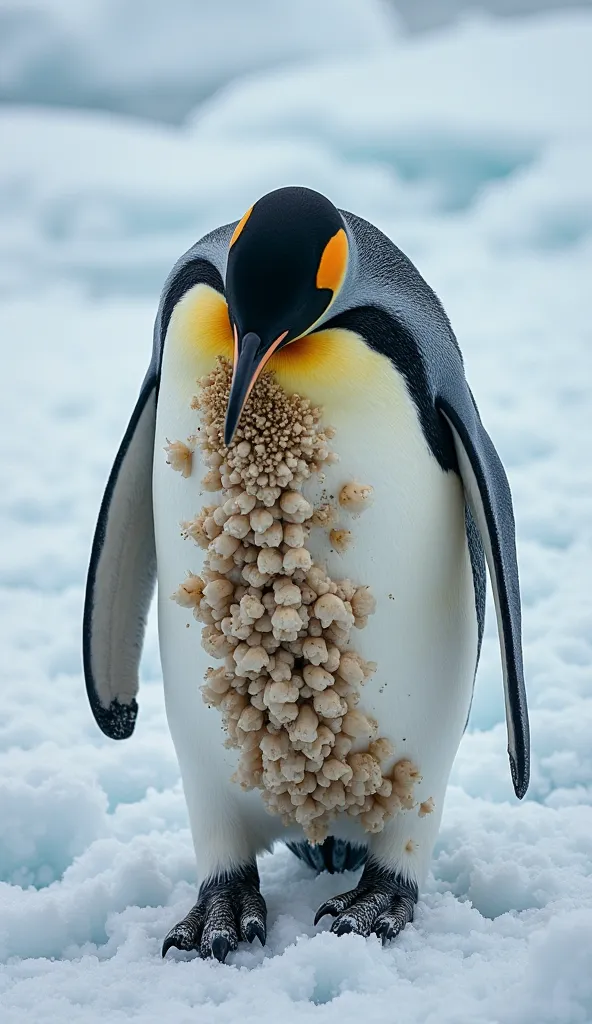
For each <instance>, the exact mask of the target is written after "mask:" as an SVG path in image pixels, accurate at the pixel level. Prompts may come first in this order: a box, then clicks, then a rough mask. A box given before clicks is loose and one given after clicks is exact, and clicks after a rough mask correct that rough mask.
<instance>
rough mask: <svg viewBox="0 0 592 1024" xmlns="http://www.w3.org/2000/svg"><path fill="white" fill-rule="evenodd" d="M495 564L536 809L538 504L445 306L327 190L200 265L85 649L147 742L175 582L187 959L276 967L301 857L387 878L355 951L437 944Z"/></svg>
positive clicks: (171, 654)
mask: <svg viewBox="0 0 592 1024" xmlns="http://www.w3.org/2000/svg"><path fill="white" fill-rule="evenodd" d="M258 403H259V405H258ZM290 446H292V447H290ZM329 449H331V453H330V451H329ZM266 459H267V461H266ZM274 460H275V461H274ZM270 467H271V468H270ZM265 538H267V540H266V539H265ZM196 541H197V543H196ZM486 563H487V566H488V569H489V576H490V580H491V585H492V590H493V597H494V601H495V608H496V613H497V624H498V633H499V638H500V647H501V662H502V670H503V680H504V688H505V708H506V719H507V732H508V753H509V760H510V768H511V775H512V781H513V785H514V789H515V792H516V794H517V796H518V797H519V798H521V797H522V796H523V795H524V793H525V792H526V789H527V787H528V781H529V728H528V715H527V706H526V694H525V688H524V680H523V665H522V652H521V608H520V591H519V581H518V570H517V561H516V549H515V528H514V518H513V510H512V500H511V495H510V489H509V486H508V481H507V479H506V475H505V472H504V469H503V467H502V464H501V462H500V459H499V457H498V454H497V452H496V449H495V448H494V445H493V443H492V441H491V439H490V438H489V435H488V434H487V432H486V431H485V428H484V427H483V425H482V423H481V419H480V416H479V412H478V410H477V406H476V404H475V400H474V398H473V396H472V393H471V391H470V389H469V386H468V384H467V381H466V379H465V374H464V368H463V360H462V356H461V352H460V350H459V346H458V344H457V341H456V338H455V335H454V333H453V331H452V328H451V326H450V323H449V320H448V318H447V316H446V314H445V312H444V309H443V308H442V305H441V304H440V302H439V300H438V298H437V297H436V295H435V294H434V292H433V291H432V290H431V289H430V288H429V286H428V285H427V284H426V282H425V281H424V280H423V278H422V277H421V276H420V274H419V272H418V271H417V270H416V268H415V267H414V266H413V264H412V263H411V261H410V260H409V259H408V258H407V257H406V256H405V255H404V254H403V253H402V252H401V251H400V250H399V249H398V248H397V247H396V246H395V245H394V244H393V243H392V242H391V241H390V239H389V238H387V237H386V236H385V235H384V234H382V233H381V232H380V231H379V230H378V229H377V228H376V227H374V226H373V225H372V224H370V223H368V222H367V221H365V220H363V219H362V218H360V217H358V216H355V215H353V214H351V213H348V212H345V211H343V210H338V209H337V208H336V207H335V206H334V205H333V204H332V203H331V202H330V201H329V200H328V199H326V198H325V197H324V196H322V195H320V194H319V193H317V192H314V191H312V190H309V189H306V188H299V187H287V188H280V189H278V190H276V191H273V192H271V193H269V194H268V195H265V196H264V197H263V198H261V199H259V200H258V201H257V202H255V203H254V205H253V206H252V207H251V208H250V209H249V210H248V211H247V213H245V215H244V216H243V217H242V219H241V220H240V221H238V222H235V223H232V224H227V225H225V226H223V227H220V228H217V229H216V230H214V231H212V232H211V233H210V234H208V235H206V236H205V237H204V238H202V239H201V241H199V242H197V243H196V244H195V245H194V246H193V247H192V248H191V249H189V251H188V252H187V253H185V255H184V256H182V257H181V258H180V260H179V261H178V262H177V264H176V265H175V266H174V268H173V270H172V271H171V273H170V275H169V277H168V279H167V281H166V283H165V285H164V290H163V292H162V298H161V301H160V307H159V309H158V314H157V317H156V323H155V329H154V341H153V349H152V358H151V362H150V365H149V368H148V372H147V374H146V377H145V379H144V383H143V385H142V388H141V391H140V395H139V398H138V401H137V404H136V406H135V409H134V411H133V413H132V416H131V419H130V422H129V426H128V427H127V430H126V432H125V435H124V437H123V440H122V442H121V446H120V448H119V451H118V453H117V455H116V458H115V462H114V465H113V468H112V471H111V474H110V476H109V479H108V483H107V487H106V490H105V494H104V498H103V501H102V504H101V508H100V513H99V518H98V524H97V527H96V533H95V537H94V543H93V546H92V553H91V559H90V568H89V573H88V581H87V589H86V599H85V610H84V625H83V658H84V671H85V679H86V688H87V693H88V698H89V701H90V705H91V708H92V711H93V713H94V716H95V718H96V721H97V723H98V725H99V726H100V728H101V729H102V730H103V732H104V733H106V734H107V735H108V736H110V737H112V738H113V739H125V738H126V737H128V736H130V735H131V733H132V732H133V729H134V725H135V721H136V716H137V712H138V704H137V700H136V697H137V692H138V666H139V660H140V656H141V651H142V643H143V637H144V629H145V623H146V617H147V613H148V608H149V605H150V602H151V598H152V593H153V589H154V585H155V582H156V581H158V620H159V639H160V651H161V661H162V673H163V680H164V692H165V703H166V713H167V719H168V723H169V728H170V731H171V735H172V739H173V742H174V745H175V749H176V753H177V757H178V761H179V766H180V771H181V776H182V781H183V788H184V793H185V799H186V802H187V810H188V815H189V822H190V825H191V832H192V837H193V843H194V847H195V857H196V864H197V875H198V879H199V880H200V881H201V885H200V889H199V893H198V900H197V903H196V904H195V906H194V907H193V909H191V910H190V911H189V913H188V914H187V916H186V917H185V918H184V919H183V920H182V921H181V922H180V923H178V924H177V925H175V926H174V927H173V928H172V929H171V931H170V932H169V934H168V935H167V936H166V938H165V940H164V945H163V956H164V955H165V954H166V952H167V950H168V949H169V948H171V947H172V946H176V947H178V948H180V949H185V950H187V949H197V950H198V951H199V952H200V954H201V955H202V956H204V957H207V956H214V957H215V958H217V959H218V960H220V961H224V959H225V958H226V956H227V954H228V953H229V951H231V950H234V949H236V948H237V944H238V942H239V941H247V942H250V941H253V940H254V938H255V937H258V938H259V940H260V941H261V943H265V940H266V906H265V902H264V898H263V895H262V894H261V892H260V884H259V875H258V870H257V862H256V856H257V854H259V853H261V852H263V851H265V850H269V849H270V848H271V847H272V845H273V844H274V842H275V841H277V840H283V841H284V842H286V843H288V845H289V846H290V848H291V849H292V850H293V851H294V852H295V853H296V855H297V856H298V857H300V858H301V859H302V860H305V861H306V862H307V863H308V864H309V865H310V866H311V867H313V868H314V869H315V870H317V871H321V870H329V871H342V870H345V869H355V868H362V869H363V870H362V873H361V877H360V879H359V881H358V884H357V885H356V887H355V888H353V889H351V890H350V891H348V892H345V893H343V894H342V895H339V896H336V897H334V898H333V899H330V900H328V901H327V902H326V903H324V904H323V905H322V906H321V907H320V908H319V911H318V913H317V917H316V920H317V921H318V920H319V919H320V918H321V917H322V916H323V915H325V914H328V915H331V916H332V917H333V919H334V920H333V922H332V926H331V930H332V931H333V932H334V933H336V934H337V935H341V934H343V933H345V932H355V933H357V934H360V935H370V934H372V933H375V934H377V935H378V936H380V937H381V938H382V940H383V941H384V942H386V941H388V940H390V939H392V938H394V937H395V936H396V935H397V934H398V933H399V932H400V931H401V929H402V928H403V927H404V926H405V924H407V923H408V922H410V921H411V920H412V919H413V913H414V906H415V904H416V902H417V899H418V894H419V892H420V891H421V887H422V885H423V883H424V880H425V877H426V873H427V871H428V867H429V862H430V857H431V853H432V849H433V846H434V842H435V839H436V836H437V833H438V828H439V822H440V817H441V813H442V806H443V801H444V795H445V791H446V786H447V781H448V777H449V773H450V770H451V766H452V762H453V760H454V757H455V754H456V751H457V749H458V746H459V743H460V740H461V737H462V735H463V731H464V729H465V726H466V723H467V718H468V714H469V710H470V705H471V699H472V694H473V685H474V679H475V673H476V669H477V664H478V660H479V651H480V646H481V639H482V635H483V622H484V610H485V564H486ZM171 596H174V597H175V598H176V599H175V600H171ZM196 618H197V619H201V623H202V626H203V630H202V629H201V628H200V625H199V623H196V621H195V619H196ZM352 626H353V628H351V627H352ZM356 627H357V628H356ZM216 657H218V658H222V663H221V667H220V661H219V660H218V661H216V660H215V658H216ZM204 679H205V689H204ZM241 766H242V767H241Z"/></svg>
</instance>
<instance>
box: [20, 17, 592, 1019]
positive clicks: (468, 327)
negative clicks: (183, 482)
mask: <svg viewBox="0 0 592 1024" xmlns="http://www.w3.org/2000/svg"><path fill="white" fill-rule="evenodd" d="M591 43H592V16H590V15H585V14H572V15H570V16H568V15H567V14H565V15H562V16H553V17H547V18H544V19H543V18H541V19H538V20H537V21H532V22H528V23H524V24H522V23H520V22H516V23H508V24H503V25H501V26H500V25H498V24H496V23H494V22H491V23H490V22H487V21H481V20H478V21H473V22H471V23H469V24H467V25H466V26H464V27H462V28H459V29H455V30H454V31H452V30H451V31H448V32H446V33H443V34H442V35H439V36H438V37H431V38H429V37H425V38H422V39H416V40H414V41H413V42H410V43H406V44H405V45H399V46H398V48H397V49H396V50H395V49H393V51H392V53H391V54H390V55H385V54H381V53H379V52H378V51H377V53H376V55H375V56H374V57H372V58H371V59H366V58H364V57H360V58H359V59H357V60H356V61H355V62H353V61H352V60H351V59H348V60H347V61H346V60H335V61H333V62H332V63H331V64H330V65H329V64H327V62H326V61H322V62H320V61H319V62H318V63H316V64H315V63H314V62H310V63H309V64H308V65H307V66H306V67H302V68H300V69H296V70H286V69H284V70H281V71H280V70H276V71H271V72H269V71H268V72H259V73H257V74H252V75H250V76H249V77H248V78H246V79H242V80H241V81H238V82H236V83H234V84H233V85H231V86H229V87H228V88H227V89H226V90H224V91H223V92H222V93H220V94H218V95H217V96H215V97H213V98H212V99H211V100H209V101H208V102H207V103H206V104H204V105H203V106H201V107H200V108H199V109H198V110H197V111H196V112H195V114H194V115H193V117H192V119H191V121H190V122H189V123H188V124H187V125H186V126H185V127H184V128H182V129H172V128H170V127H163V126H158V125H146V124H140V123H138V122H135V121H133V120H131V119H125V118H123V117H114V116H107V115H92V114H81V113H75V112H73V113H63V112H61V113H59V112H55V111H48V110H45V111H41V110H34V109H28V110H26V109H21V108H16V107H15V108H12V109H5V110H4V112H3V113H2V114H1V116H0V136H1V138H2V140H3V142H2V151H3V158H2V163H1V165H0V239H1V241H0V287H1V289H2V292H1V300H0V339H1V341H0V345H1V346H2V365H3V374H2V376H1V378H0V388H1V389H2V395H1V398H0V409H1V410H2V429H1V430H0V453H1V454H0V465H1V467H2V482H1V484H0V650H1V651H2V657H1V659H0V676H1V678H2V694H3V699H2V712H1V716H0V878H1V879H2V880H3V881H2V882H0V960H1V961H2V965H3V966H2V967H1V968H0V1019H1V1020H2V1024H17V1022H18V1024H22V1021H27V1024H29V1022H30V1024H49V1022H51V1024H54V1022H62V1021H66V1020H67V1021H68V1022H72V1024H97V1022H98V1021H99V1020H100V1019H105V1018H106V1019H108V1020H109V1021H110V1022H112V1024H118V1022H120V1021H130V1020H131V1021H138V1022H141V1024H161V1022H162V1021H163V1020H167V1021H168V1020H174V1021H175V1022H177V1024H185V1022H187V1024H188V1022H190V1021H191V1022H193V1021H199V1022H200V1024H201V1022H203V1024H210V1022H211V1024H227V1022H231V1021H232V1022H234V1021H236V1020H237V1019H241V1020H242V1021H244V1024H255V1022H257V1024H268V1022H269V1024H271V1022H272V1021H273V1022H275V1021H277V1020H278V1019H281V1020H283V1021H285V1022H286V1024H297V1022H299V1021H304V1020H306V1021H309V1020H314V1021H317V1022H319V1024H337V1022H338V1021H339V1022H340V1024H350V1022H351V1024H353V1022H354V1021H356V1020H358V1019H359V1018H360V1017H361V1016H363V1017H364V1019H365V1020H366V1021H368V1024H375V1022H380V1024H383V1022H390V1021H395V1020H396V1021H397V1022H400V1024H420V1022H421V1024H436V1022H438V1024H489V1022H496V1024H589V1022H590V1021H592V746H591V742H590V737H591V736H592V671H591V667H592V633H591V626H590V623H591V621H592V617H591V611H592V607H591V606H592V602H591V599H590V586H589V576H590V569H591V566H592V558H591V548H592V530H591V525H590V524H591V523H592V508H591V506H592V497H591V495H592V467H591V463H590V458H589V437H590V427H591V415H590V399H591V390H592V373H591V370H592V356H591V351H592V348H591V341H592V337H591V335H592V329H591V327H590V316H589V297H588V296H589V287H590V270H591V263H592V186H591V184H590V182H591V181H592V175H591V173H590V172H591V170H592V138H591V135H592V131H591V124H590V116H589V97H590V95H591V90H590V85H591V82H590V78H591V77H592V72H591V71H590V66H589V63H590V62H589V60H588V55H589V53H590V44H591ZM296 182H298V183H302V184H307V185H310V186H313V187H317V188H320V189H321V190H323V191H325V192H327V193H328V194H329V195H330V196H331V197H332V198H333V199H335V200H336V201H337V202H338V203H340V204H341V205H344V206H346V207H348V208H350V209H354V210H355V211H356V212H359V213H361V214H363V215H366V216H369V217H371V219H373V220H375V221H376V222H377V223H378V224H379V225H380V226H381V227H383V228H384V229H385V230H387V231H388V232H389V233H390V234H391V236H392V237H393V238H394V240H395V241H396V242H397V243H398V244H400V245H401V247H402V248H403V249H404V250H405V251H407V252H408V253H409V255H410V256H411V257H412V258H413V259H414V260H415V261H416V263H417V264H418V265H419V267H420V269H421V271H422V272H423V273H424V275H425V276H426V277H427V279H428V281H430V283H431V284H432V285H433V286H434V287H435V288H436V290H437V291H438V293H439V294H440V296H441V298H442V299H443V301H444V304H445V306H446V308H447V310H448V312H449V314H450V316H451V319H452V322H453V324H454V326H455V329H456V331H457V334H458V337H459V340H460V343H461V346H462V347H463V350H464V353H465V357H466V363H467V371H468V376H469V379H470V381H471V384H472V387H473V390H474V393H475V395H476V398H477V401H478V403H479V405H480V408H481V412H482V415H483V418H484V420H485V422H486V424H487V425H488V427H489V429H490V431H491V433H492V435H493V437H494V439H495V441H496V443H497V445H498V448H499V450H500V452H501V454H502V457H503V459H504V461H505V464H506V466H507V468H508V472H509V476H510V480H511V484H512V488H513V492H514V498H515V507H516V518H517V523H518V542H519V559H520V565H521V573H522V587H523V596H524V638H525V657H526V670H527V683H528V688H529V695H530V704H531V719H532V733H533V781H532V785H531V789H530V791H529V795H528V797H527V799H526V800H525V801H524V802H523V803H521V804H519V803H517V802H516V801H515V800H514V799H513V796H512V792H511V785H510V778H509V770H508V767H507V760H506V754H505V726H504V724H503V700H502V685H501V677H500V667H499V656H498V652H497V639H496V635H495V625H494V616H493V614H492V612H491V609H489V616H488V622H487V628H486V636H485V642H484V649H483V655H482V663H481V667H480V670H479V676H478V681H477V689H476V696H475V702H474V707H473V712H472V717H471V724H470V730H469V732H468V734H467V735H466V737H465V739H464V741H463V744H462V746H461V750H460V752H459V755H458V758H457V761H456V764H455V768H454V771H453V778H452V785H451V787H450V790H449V795H448V800H447V805H446V810H445V816H444V822H443V826H442V831H441V834H440V838H439V841H438V846H437V849H436V853H435V857H434V862H433V872H432V875H431V876H430V879H429V882H428V886H427V889H426V892H425V893H424V894H423V897H422V901H421V903H420V905H419V908H418V913H417V917H416V922H415V924H414V925H413V926H412V927H409V928H407V929H406V931H405V933H404V934H403V935H402V936H401V937H400V939H399V940H398V942H397V943H396V944H395V945H393V946H392V947H390V948H387V949H384V950H383V949H382V947H380V946H379V944H378V942H377V941H375V940H374V939H369V940H363V939H360V938H358V937H355V936H344V937H342V938H340V939H336V938H335V937H334V936H331V935H330V934H328V933H327V931H326V928H327V925H326V923H325V922H322V923H321V925H319V926H318V927H317V928H314V927H313V925H312V919H313V916H314V911H315V909H316V907H317V906H318V905H319V904H320V902H322V900H324V899H325V898H326V897H327V896H329V895H330V894H332V893H335V892H338V891H340V890H342V888H345V887H348V886H349V885H351V883H352V881H353V878H352V877H349V878H348V877H347V876H346V877H345V878H344V877H329V876H321V877H318V878H314V877H312V875H311V874H310V872H309V871H308V869H306V868H305V867H304V866H303V865H301V864H300V863H298V862H297V861H295V859H294V858H293V857H292V856H291V855H290V854H289V853H288V851H287V850H285V849H283V848H281V849H278V850H277V851H276V852H274V853H273V855H271V856H266V857H263V858H262V859H261V865H260V867H261V875H262V887H263V890H264V893H265V896H266V898H267V903H268V908H269V925H270V927H269V941H268V946H267V947H266V948H265V950H262V949H261V948H260V947H258V946H257V945H255V946H254V947H252V948H251V947H241V949H240V950H239V951H238V952H237V953H236V954H235V955H233V956H231V957H230V959H229V965H225V966H221V965H218V964H216V963H211V962H207V963H206V962H202V961H200V960H198V959H196V958H195V957H192V956H189V955H184V954H176V955H173V954H169V958H168V959H167V960H166V961H165V962H162V961H161V960H160V953H159V949H160V943H161V940H162V937H163V935H164V934H165V932H166V931H167V929H168V928H169V927H170V925H171V924H172V923H174V922H175V921H176V920H177V919H178V918H179V917H180V916H182V915H183V914H184V913H185V912H186V910H187V909H188V908H189V906H190V904H191V902H192V900H193V897H194V891H195V890H194V885H195V881H196V880H195V877H194V867H193V860H192V850H191V843H190V838H189V832H188V828H187V819H186V813H185V806H184V802H183V797H182V793H181V790H180V786H179V780H178V771H177V766H176V762H175V758H174V753H173V749H172V745H171V742H170V739H169V736H168V732H167V728H166V722H165V716H164V707H163V700H162V693H161V685H160V679H159V663H158V651H157V639H156V631H155V623H154V620H152V621H151V624H150V628H149V632H148V638H147V644H146V651H145V657H144V662H143V684H142V690H141V709H140V718H139V722H138V726H137V729H136V733H135V735H134V737H133V738H132V739H131V740H129V741H127V742H126V743H124V744H115V743H113V742H110V741H108V740H107V739H105V738H104V737H103V736H102V735H101V734H100V733H99V732H98V730H97V728H96V726H95V725H94V722H93V721H92V719H91V716H90V712H89V710H88V707H87V704H86V697H85V695H84V689H83V684H82V678H81V670H80V618H81V602H82V587H83V582H84V575H85V570H86V562H87V557H88V550H89V544H90V539H91V536H92V530H93V527H94V520H95V516H96V512H97V509H98V504H99V500H100V496H101V493H102V489H103V485H104V481H105V477H106V474H107V472H108V469H109V466H110V463H111V460H112V457H113V454H114V451H115V448H116V446H117V444H118V442H119V439H120V436H121V434H122V432H123V429H124V426H125V423H126V421H127V417H128V415H129V412H130V410H131V407H132V405H133V402H134V400H135V396H136V393H137V390H138V387H139V384H140V381H141V378H142V375H143V371H144V366H145V364H146V362H147V359H148V354H149V350H150V337H151V328H152V317H153V314H154V311H155V307H156V303H157V289H158V286H159V284H160V283H161V282H162V279H163V278H164V275H165V273H166V271H167V269H168V267H169V266H170V264H171V263H172V261H173V260H174V258H175V257H176V256H177V255H178V254H179V253H180V252H181V251H182V250H183V249H184V248H186V247H187V246H188V245H189V244H190V243H191V242H192V241H193V239H194V238H195V237H197V236H198V235H199V234H201V233H202V232H203V231H205V230H207V229H208V228H209V227H211V226H213V225H214V224H216V223H220V222H222V221H223V220H225V219H231V218H232V217H236V216H239V215H240V214H241V213H242V211H243V210H244V208H246V207H247V206H248V205H249V204H250V203H251V202H252V200H253V198H254V197H255V196H257V195H259V194H261V193H262V192H264V191H266V190H267V189H269V188H272V187H274V186H275V185H278V184H281V183H296Z"/></svg>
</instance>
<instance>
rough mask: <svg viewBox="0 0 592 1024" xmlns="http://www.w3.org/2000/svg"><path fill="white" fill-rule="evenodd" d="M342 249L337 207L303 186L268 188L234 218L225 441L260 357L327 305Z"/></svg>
mask: <svg viewBox="0 0 592 1024" xmlns="http://www.w3.org/2000/svg"><path fill="white" fill-rule="evenodd" d="M348 255H349V247H348V240H347V233H346V230H345V223H344V220H343V217H342V216H341V214H340V213H339V210H337V208H336V207H335V206H333V203H331V202H329V200H328V199H326V198H325V197H324V196H322V195H320V193H319V192H313V191H312V190H311V189H308V188H295V187H293V188H280V189H276V190H275V191H274V192H269V193H268V195H266V196H263V198H262V199H259V200H258V201H257V202H256V203H255V204H254V206H252V207H251V208H250V209H249V210H247V212H246V213H245V215H244V216H243V217H242V219H241V220H240V221H239V223H238V224H237V226H236V228H235V230H234V233H233V235H232V238H231V240H230V247H229V252H228V264H227V270H226V300H227V302H228V309H229V313H230V319H231V322H232V327H233V333H234V374H233V378H232V387H231V390H230V397H229V401H228V410H227V414H226V425H225V442H226V444H230V442H231V440H232V437H233V434H234V431H235V430H236V427H237V425H238V422H239V419H240V416H241V412H242V409H243V406H244V404H245V402H246V400H247V398H248V396H249V392H250V391H251V388H252V387H253V384H254V383H255V381H256V379H257V377H258V375H259V374H260V372H261V370H262V369H263V367H264V366H265V364H266V362H267V361H268V360H269V359H270V358H271V356H272V355H273V353H274V352H277V351H278V349H280V348H283V347H284V346H285V345H289V344H290V342H291V341H294V340H295V339H296V338H299V337H301V336H302V335H303V334H306V333H307V332H308V331H310V330H311V328H312V327H314V325H315V324H316V323H317V322H318V321H319V319H320V318H321V317H322V316H323V314H324V313H325V312H326V310H327V309H328V308H329V306H330V305H331V304H332V302H333V300H334V299H335V297H336V295H337V294H338V292H339V290H340V288H341V285H342V284H343V281H344V279H345V274H346V270H347V264H348Z"/></svg>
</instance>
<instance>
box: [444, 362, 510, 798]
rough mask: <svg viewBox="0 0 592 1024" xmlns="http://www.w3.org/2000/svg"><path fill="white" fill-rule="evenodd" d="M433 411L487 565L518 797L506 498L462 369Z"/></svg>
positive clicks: (448, 383) (494, 455)
mask: <svg viewBox="0 0 592 1024" xmlns="http://www.w3.org/2000/svg"><path fill="white" fill-rule="evenodd" d="M436 408H437V409H438V411H439V412H440V413H441V414H442V415H443V416H444V418H445V419H446V421H447V423H448V425H449V427H450V429H451V432H452V436H453V439H454V445H455V449H456V455H457V458H458V463H459V468H460V473H461V477H462V481H463V485H464V489H465V495H466V498H467V502H468V504H469V506H470V508H471V511H472V513H473V517H474V519H475V522H476V524H477V526H478V529H479V532H480V534H481V541H482V544H483V548H484V550H485V555H486V558H487V564H488V566H489V574H490V578H491V584H492V588H493V596H494V600H495V609H496V614H497V623H498V633H499V638H500V648H501V657H502V666H503V674H504V690H505V704H506V724H507V730H508V754H509V758H510V770H511V773H512V782H513V784H514V791H515V793H516V796H518V797H519V798H522V797H523V796H524V794H525V793H526V790H527V789H528V782H529V775H530V737H529V726H528V708H527V703H526V690H525V686H524V671H523V664H522V641H521V609H520V584H519V580H518V563H517V560H516V535H515V526H514V515H513V510H512V495H511V493H510V486H509V484H508V479H507V477H506V474H505V471H504V468H503V466H502V463H501V461H500V458H499V455H498V454H497V451H496V450H495V447H494V445H493V442H492V441H491V438H490V437H489V435H488V433H487V431H486V430H485V428H484V426H483V424H482V423H481V419H480V417H479V413H478V411H477V407H476V405H475V402H474V399H473V396H472V394H471V392H470V390H469V387H468V385H467V383H466V381H465V379H464V374H462V370H459V374H458V376H457V375H451V376H450V377H449V378H448V379H447V380H446V382H445V383H444V385H443V387H442V388H441V389H440V394H439V395H438V396H437V398H436Z"/></svg>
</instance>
